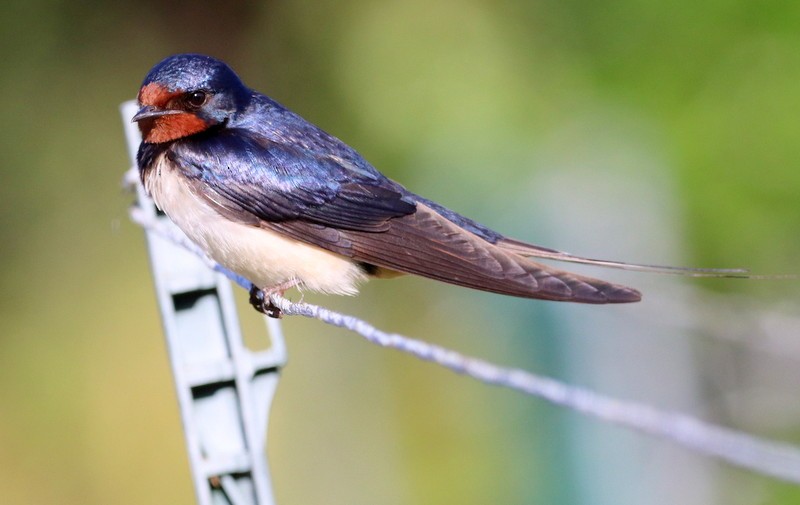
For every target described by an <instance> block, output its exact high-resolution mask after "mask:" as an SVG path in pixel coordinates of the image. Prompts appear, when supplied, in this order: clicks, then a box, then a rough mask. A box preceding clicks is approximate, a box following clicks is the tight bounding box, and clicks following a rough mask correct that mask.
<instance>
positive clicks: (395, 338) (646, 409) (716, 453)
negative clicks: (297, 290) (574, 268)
mask: <svg viewBox="0 0 800 505" xmlns="http://www.w3.org/2000/svg"><path fill="white" fill-rule="evenodd" d="M130 216H131V219H132V220H133V221H134V222H135V223H137V224H139V225H140V226H142V227H143V228H145V229H147V230H151V231H152V232H154V233H156V234H157V235H159V236H161V237H162V238H164V239H166V240H169V241H170V242H173V243H175V244H177V245H179V246H181V247H182V248H184V249H186V250H188V251H190V252H192V253H193V254H195V255H197V256H198V257H199V258H201V259H202V261H203V262H204V263H205V264H206V265H208V266H209V267H210V268H212V269H213V270H215V271H218V272H221V273H222V274H224V275H226V276H227V277H228V278H229V279H231V280H232V281H233V282H235V283H237V284H239V285H240V286H241V287H243V288H245V289H248V290H249V289H250V287H251V286H252V284H251V283H250V282H249V281H247V280H246V279H244V278H242V277H240V276H238V275H236V274H234V273H233V272H230V271H229V270H227V269H225V268H223V267H222V266H220V265H219V264H217V263H216V262H214V261H213V260H211V259H210V258H208V257H207V256H206V255H205V254H204V253H203V251H202V250H200V249H199V248H198V247H197V246H196V245H195V244H194V243H193V242H191V241H190V240H189V239H188V238H187V237H186V236H185V235H183V233H181V232H180V230H178V229H177V228H176V227H175V226H174V225H172V224H171V223H169V222H167V221H165V220H162V219H158V218H155V217H152V216H150V215H148V214H147V213H146V212H144V211H142V210H141V209H140V208H139V207H132V208H131V211H130ZM270 298H271V300H272V302H273V304H274V305H275V306H277V307H278V308H280V310H281V312H282V313H283V314H284V315H287V316H304V317H309V318H313V319H317V320H319V321H322V322H324V323H326V324H329V325H332V326H337V327H340V328H344V329H347V330H350V331H352V332H354V333H357V334H358V335H360V336H362V337H363V338H364V339H366V340H367V341H369V342H372V343H374V344H377V345H380V346H382V347H388V348H392V349H397V350H399V351H403V352H406V353H408V354H411V355H412V356H415V357H417V358H419V359H422V360H425V361H429V362H432V363H436V364H437V365H440V366H443V367H445V368H448V369H449V370H452V371H454V372H456V373H459V374H463V375H466V376H469V377H472V378H473V379H477V380H479V381H481V382H484V383H486V384H491V385H495V386H500V387H505V388H509V389H513V390H515V391H519V392H521V393H524V394H527V395H530V396H535V397H538V398H541V399H544V400H547V401H549V402H551V403H553V404H555V405H559V406H562V407H565V408H569V409H571V410H574V411H576V412H579V413H582V414H584V415H587V416H591V417H594V418H596V419H601V420H604V421H607V422H609V423H612V424H616V425H619V426H625V427H628V428H631V429H633V430H636V431H639V432H642V433H646V434H649V435H652V436H655V437H658V438H663V439H666V440H671V441H672V442H674V443H677V444H679V445H682V446H684V447H686V448H688V449H691V450H693V451H695V452H698V453H701V454H705V455H708V456H712V457H716V458H719V459H720V460H722V461H725V462H727V463H729V464H732V465H735V466H739V467H742V468H746V469H749V470H752V471H754V472H758V473H761V474H764V475H769V476H772V477H775V478H778V479H782V480H786V481H789V482H793V483H798V484H800V448H798V447H796V446H793V445H790V444H787V443H782V442H776V441H771V440H767V439H763V438H760V437H757V436H754V435H750V434H748V433H745V432H742V431H737V430H734V429H730V428H726V427H722V426H717V425H714V424H711V423H708V422H705V421H702V420H699V419H696V418H694V417H691V416H688V415H686V414H680V413H675V412H668V411H662V410H659V409H656V408H654V407H651V406H649V405H645V404H641V403H636V402H632V401H626V400H620V399H616V398H613V397H609V396H606V395H602V394H600V393H596V392H594V391H591V390H588V389H584V388H580V387H576V386H571V385H568V384H565V383H563V382H560V381H557V380H555V379H552V378H548V377H543V376H539V375H536V374H533V373H530V372H527V371H525V370H521V369H515V368H505V367H501V366H498V365H495V364H494V363H490V362H488V361H485V360H482V359H478V358H472V357H469V356H465V355H463V354H460V353H458V352H456V351H453V350H450V349H447V348H444V347H441V346H438V345H435V344H431V343H428V342H425V341H422V340H417V339H414V338H410V337H406V336H404V335H400V334H397V333H387V332H384V331H381V330H379V329H377V328H375V327H374V326H373V325H371V324H369V323H367V322H366V321H363V320H361V319H359V318H357V317H355V316H351V315H346V314H342V313H339V312H335V311H332V310H330V309H327V308H324V307H320V306H317V305H312V304H309V303H297V302H292V301H290V300H288V299H286V298H284V297H281V296H276V295H272V296H271V297H270Z"/></svg>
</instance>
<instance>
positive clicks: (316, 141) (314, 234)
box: [133, 54, 704, 315]
mask: <svg viewBox="0 0 800 505" xmlns="http://www.w3.org/2000/svg"><path fill="white" fill-rule="evenodd" d="M138 103H139V106H140V109H139V111H138V113H137V114H136V115H135V116H134V118H133V121H135V122H138V125H139V128H140V130H141V133H142V143H141V146H140V147H139V152H138V156H137V160H138V165H139V171H140V176H141V180H142V183H143V184H144V186H145V188H146V189H147V191H148V192H149V194H150V195H151V196H152V197H153V199H154V201H155V203H156V205H157V206H158V207H159V208H160V209H161V210H163V212H164V213H165V214H166V215H167V216H168V217H169V218H170V219H171V220H172V221H174V222H175V224H176V225H177V226H178V227H179V228H180V229H181V230H183V231H184V232H185V233H186V235H187V236H188V237H189V238H190V239H191V240H193V241H194V242H196V243H197V244H198V245H199V246H200V247H201V248H202V249H203V250H204V251H205V252H206V253H207V254H208V255H209V256H210V257H211V258H213V259H214V260H215V261H217V262H218V263H220V264H221V265H222V266H223V267H225V268H227V269H229V270H231V271H233V272H235V273H237V274H239V275H241V276H242V277H244V278H246V279H248V280H249V281H251V282H252V283H253V285H254V290H253V291H251V302H252V303H253V304H254V305H255V306H256V308H258V309H259V310H261V311H263V312H266V313H268V314H271V315H275V309H274V307H271V306H270V305H269V301H268V300H269V297H268V295H269V294H271V293H281V294H282V293H283V292H284V291H285V290H286V289H288V288H290V287H294V286H297V287H300V288H305V289H309V290H313V291H320V292H324V293H337V294H355V293H356V292H357V289H358V285H359V283H361V282H362V281H365V280H366V279H368V278H370V277H392V276H395V275H399V274H404V273H408V274H416V275H420V276H423V277H428V278H431V279H435V280H439V281H444V282H448V283H451V284H457V285H460V286H466V287H469V288H474V289H480V290H484V291H491V292H495V293H501V294H505V295H512V296H519V297H526V298H539V299H545V300H558V301H570V302H581V303H626V302H636V301H639V300H640V299H641V295H640V293H639V291H637V290H635V289H633V288H629V287H625V286H621V285H617V284H612V283H609V282H605V281H602V280H598V279H593V278H590V277H585V276H582V275H577V274H573V273H569V272H566V271H563V270H559V269H556V268H553V267H551V266H548V265H544V264H541V263H537V262H535V261H533V260H531V259H530V258H531V257H540V258H550V259H558V260H565V261H572V262H579V263H590V264H597V265H602V266H612V267H618V268H628V269H636V270H653V269H655V270H668V271H669V270H680V269H673V268H670V267H650V266H645V265H629V264H624V263H619V262H612V261H601V260H592V259H588V258H580V257H576V256H572V255H569V254H567V253H563V252H559V251H555V250H552V249H547V248H544V247H539V246H535V245H531V244H527V243H524V242H521V241H518V240H514V239H511V238H508V237H504V236H503V235H501V234H499V233H497V232H495V231H493V230H491V229H489V228H487V227H485V226H483V225H481V224H478V223H476V222H475V221H473V220H471V219H468V218H466V217H464V216H461V215H459V214H457V213H455V212H453V211H451V210H449V209H447V208H445V207H443V206H441V205H439V204H437V203H436V202H433V201H431V200H427V199H425V198H423V197H421V196H418V195H416V194H414V193H412V192H410V191H408V190H407V189H406V188H404V187H403V186H401V185H400V184H398V183H396V182H394V181H392V180H390V179H388V178H387V177H385V176H384V175H383V174H381V173H380V172H378V171H377V170H376V169H375V168H373V167H372V165H370V164H369V163H368V162H367V161H366V160H364V158H362V157H361V156H360V155H359V154H358V153H357V152H356V151H355V150H354V149H353V148H351V147H350V146H348V145H347V144H345V143H344V142H342V141H341V140H339V139H337V138H336V137H333V136H331V135H329V134H328V133H326V132H324V131H323V130H321V129H320V128H318V127H317V126H315V125H313V124H311V123H309V122H308V121H306V120H304V119H303V118H301V117H300V116H298V115H297V114H295V113H293V112H292V111H290V110H289V109H287V108H286V107H284V106H283V105H281V104H279V103H278V102H276V101H274V100H272V99H271V98H269V97H267V96H265V95H262V94H260V93H258V92H256V91H253V90H251V89H249V88H247V87H246V86H245V85H244V84H243V83H242V81H241V80H240V79H239V77H238V76H237V75H236V74H235V73H234V72H233V71H232V70H231V69H230V68H229V67H228V66H227V65H226V64H225V63H223V62H221V61H219V60H216V59H214V58H211V57H208V56H203V55H197V54H181V55H176V56H171V57H169V58H167V59H165V60H163V61H162V62H160V63H158V64H157V65H156V66H155V67H153V69H152V70H150V72H149V73H148V74H147V77H145V79H144V82H143V83H142V87H141V90H140V91H139V95H138ZM696 272H699V273H700V274H702V273H703V272H704V271H703V270H697V271H696ZM255 286H257V288H255Z"/></svg>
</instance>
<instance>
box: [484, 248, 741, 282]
mask: <svg viewBox="0 0 800 505" xmlns="http://www.w3.org/2000/svg"><path fill="white" fill-rule="evenodd" d="M496 245H497V246H498V247H499V248H501V249H503V250H506V251H509V252H513V253H514V254H519V255H520V256H526V257H535V258H543V259H552V260H556V261H565V262H568V263H582V264H586V265H594V266H600V267H608V268H619V269H621V270H631V271H635V272H654V273H662V274H674V275H684V276H687V277H723V278H751V277H754V276H752V275H750V274H749V273H748V270H747V269H744V268H689V267H673V266H661V265H642V264H637V263H625V262H622V261H610V260H600V259H593V258H585V257H582V256H575V255H572V254H569V253H566V252H563V251H557V250H555V249H548V248H546V247H541V246H537V245H533V244H528V243H526V242H522V241H519V240H514V239H510V238H503V239H500V240H499V241H498V242H497V244H496Z"/></svg>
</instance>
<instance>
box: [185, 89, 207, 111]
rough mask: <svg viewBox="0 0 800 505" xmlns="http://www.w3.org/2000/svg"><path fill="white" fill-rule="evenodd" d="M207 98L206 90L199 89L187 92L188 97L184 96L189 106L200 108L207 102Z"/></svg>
mask: <svg viewBox="0 0 800 505" xmlns="http://www.w3.org/2000/svg"><path fill="white" fill-rule="evenodd" d="M207 98H208V95H206V92H205V91H200V90H197V91H191V92H189V93H187V94H186V98H184V101H185V102H186V105H188V106H189V107H191V108H193V109H199V108H200V107H202V106H203V104H204V103H206V99H207Z"/></svg>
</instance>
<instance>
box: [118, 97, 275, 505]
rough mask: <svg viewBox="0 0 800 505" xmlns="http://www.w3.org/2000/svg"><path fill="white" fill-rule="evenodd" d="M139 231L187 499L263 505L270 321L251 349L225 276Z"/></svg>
mask: <svg viewBox="0 0 800 505" xmlns="http://www.w3.org/2000/svg"><path fill="white" fill-rule="evenodd" d="M136 110H137V107H136V103H135V102H133V101H130V102H125V103H123V104H122V105H121V112H122V118H123V121H124V123H125V133H126V138H127V142H128V150H129V153H130V157H131V160H132V164H133V166H135V165H136V151H137V150H138V147H139V143H140V141H141V137H140V134H139V130H138V128H137V127H136V125H134V124H133V123H131V118H132V117H133V115H134V114H135V113H136ZM136 193H137V197H138V203H137V205H139V206H140V207H141V208H142V209H143V211H145V212H148V213H151V216H153V217H156V216H158V213H157V210H156V208H155V205H154V204H153V202H152V200H151V199H150V198H149V197H147V195H146V194H145V192H144V188H142V185H141V183H139V182H137V183H136ZM158 218H159V219H164V220H166V217H165V216H163V215H161V216H158ZM169 225H172V224H171V223H169ZM145 234H146V236H147V247H148V250H149V253H150V264H151V268H152V272H153V280H154V283H155V288H156V296H157V299H158V305H159V308H160V310H161V319H162V323H163V326H164V335H165V338H166V343H167V350H168V352H169V359H170V365H171V367H172V375H173V378H174V380H175V389H176V392H177V396H178V404H179V406H180V412H181V421H182V423H183V430H184V436H185V439H186V450H187V453H188V455H189V465H190V467H191V472H192V476H193V478H194V487H195V494H196V496H197V502H198V503H199V504H200V505H269V504H273V503H274V499H273V495H272V484H271V482H270V477H269V468H268V466H267V461H266V457H265V453H264V450H265V442H266V426H267V420H268V416H269V407H270V404H271V403H272V397H273V395H274V393H275V388H276V386H277V382H278V376H279V371H280V368H281V367H282V366H283V365H284V364H285V363H286V349H285V346H284V341H283V334H282V332H281V326H280V323H279V322H278V321H277V320H274V319H266V318H265V319H266V323H267V328H268V331H269V337H270V343H271V346H270V348H269V349H267V350H265V351H258V352H254V351H251V350H250V349H248V348H247V347H245V345H244V342H243V339H242V334H241V330H240V328H239V320H238V316H237V312H236V304H235V301H234V298H233V291H232V288H231V285H230V281H228V280H227V279H226V278H225V277H224V276H223V275H222V274H220V273H217V272H214V271H213V270H211V269H209V268H208V267H207V266H206V265H205V264H204V263H203V262H202V261H201V260H200V259H198V258H197V257H196V256H194V255H193V254H191V253H190V252H188V251H186V250H185V249H183V248H181V247H179V246H177V245H175V244H173V243H172V242H170V241H168V240H166V239H164V238H162V237H159V236H158V235H156V234H154V233H153V232H152V231H150V230H145Z"/></svg>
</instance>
